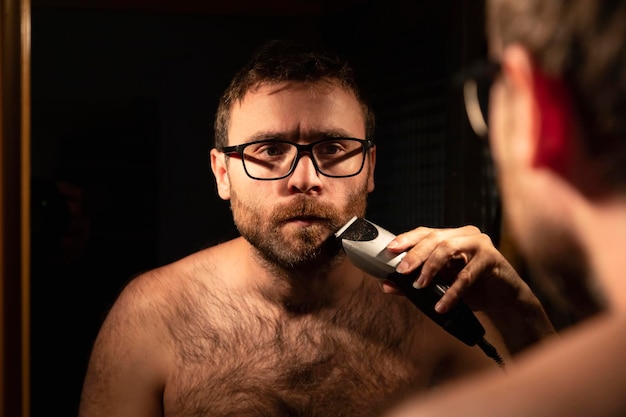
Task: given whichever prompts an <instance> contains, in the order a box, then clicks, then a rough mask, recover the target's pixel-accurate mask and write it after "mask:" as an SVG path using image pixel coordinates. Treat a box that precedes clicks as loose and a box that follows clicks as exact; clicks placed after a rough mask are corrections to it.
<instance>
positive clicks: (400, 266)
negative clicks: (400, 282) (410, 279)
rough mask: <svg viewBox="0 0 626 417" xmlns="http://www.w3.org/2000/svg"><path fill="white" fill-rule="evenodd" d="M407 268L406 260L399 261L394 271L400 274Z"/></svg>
mask: <svg viewBox="0 0 626 417" xmlns="http://www.w3.org/2000/svg"><path fill="white" fill-rule="evenodd" d="M408 269H409V263H408V262H406V261H401V262H400V263H399V264H398V266H397V267H396V272H398V273H400V274H404V273H405V272H406V271H407V270H408Z"/></svg>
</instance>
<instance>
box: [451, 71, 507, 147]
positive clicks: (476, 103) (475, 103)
mask: <svg viewBox="0 0 626 417" xmlns="http://www.w3.org/2000/svg"><path fill="white" fill-rule="evenodd" d="M500 68H501V67H500V63H499V62H495V61H478V62H476V63H475V64H473V65H471V66H470V67H468V68H467V69H466V70H464V71H463V72H462V73H461V74H460V76H459V81H461V82H462V84H463V100H464V102H465V112H466V113H467V118H468V120H469V122H470V125H471V126H472V129H473V130H474V133H476V134H477V135H478V136H481V137H486V136H487V132H488V131H489V92H490V90H491V85H492V84H493V81H494V80H495V78H496V76H497V75H498V74H499V73H500Z"/></svg>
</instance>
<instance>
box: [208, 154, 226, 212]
mask: <svg viewBox="0 0 626 417" xmlns="http://www.w3.org/2000/svg"><path fill="white" fill-rule="evenodd" d="M211 169H212V170H213V175H215V182H216V184H217V193H218V194H219V196H220V198H221V199H222V200H230V178H229V177H228V165H227V163H226V155H225V154H224V153H222V152H219V151H218V150H217V149H215V148H213V149H211Z"/></svg>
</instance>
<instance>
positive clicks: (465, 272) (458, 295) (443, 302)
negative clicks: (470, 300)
mask: <svg viewBox="0 0 626 417" xmlns="http://www.w3.org/2000/svg"><path fill="white" fill-rule="evenodd" d="M468 265H469V264H468ZM470 269H471V268H463V269H462V270H461V271H460V272H459V273H458V274H457V276H456V279H455V280H454V282H453V283H452V285H450V286H449V287H448V289H447V290H446V292H445V293H444V294H443V296H441V299H440V300H439V301H438V302H437V304H436V305H435V311H436V312H438V313H440V314H443V313H447V312H448V311H450V310H451V309H452V308H453V307H454V306H455V305H457V304H458V303H459V301H460V300H461V299H462V298H463V296H464V295H465V293H466V292H467V289H468V288H469V287H471V286H472V283H473V281H474V278H473V275H472V273H471V272H470Z"/></svg>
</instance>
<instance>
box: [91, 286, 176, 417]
mask: <svg viewBox="0 0 626 417" xmlns="http://www.w3.org/2000/svg"><path fill="white" fill-rule="evenodd" d="M147 283H148V280H147V279H145V277H139V278H137V279H135V280H134V281H131V282H130V284H129V285H128V286H127V287H126V288H125V289H124V291H123V292H122V293H121V295H120V297H119V298H118V299H117V301H116V302H115V304H114V305H113V307H112V309H111V311H110V312H109V314H108V316H107V317H106V319H105V321H104V323H103V325H102V328H101V329H100V332H99V334H98V337H97V338H96V341H95V344H94V347H93V351H92V353H91V357H90V360H89V366H88V369H87V374H86V378H85V381H84V385H83V390H82V394H81V402H80V409H79V416H80V417H99V416H102V417H104V416H116V417H124V416H128V417H131V416H132V417H157V416H162V415H163V407H162V404H163V400H162V394H163V387H164V381H165V377H166V375H167V365H166V364H167V363H168V360H167V358H168V354H167V350H166V348H165V346H164V345H163V342H162V341H161V340H160V339H161V338H162V337H163V335H166V334H167V332H166V331H165V330H164V329H163V328H162V324H161V322H160V321H159V320H157V319H156V318H157V317H156V314H155V309H154V307H149V306H150V305H151V304H153V303H154V301H153V300H148V297H149V295H148V294H150V291H151V289H150V286H149V285H147Z"/></svg>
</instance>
